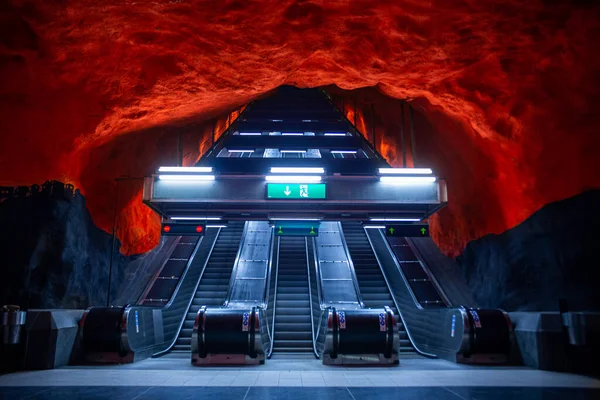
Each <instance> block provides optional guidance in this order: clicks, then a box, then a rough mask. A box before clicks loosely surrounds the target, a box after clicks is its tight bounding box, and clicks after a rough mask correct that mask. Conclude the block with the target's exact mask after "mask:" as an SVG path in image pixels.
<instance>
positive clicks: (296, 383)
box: [0, 357, 600, 400]
mask: <svg viewBox="0 0 600 400" xmlns="http://www.w3.org/2000/svg"><path fill="white" fill-rule="evenodd" d="M21 398H27V399H63V398H65V399H66V398H79V399H103V398H110V399H111V400H119V399H127V400H129V399H174V400H175V399H203V398H207V399H211V400H217V399H240V400H249V399H289V400H296V399H297V400H303V399H308V400H317V399H336V400H343V399H349V400H359V399H365V400H366V399H426V398H431V399H454V400H457V399H503V400H516V399H568V400H577V399H600V380H598V379H596V378H591V377H586V376H581V375H574V374H564V373H556V372H546V371H538V370H533V369H527V368H523V367H469V366H461V365H457V364H453V363H450V362H447V361H442V360H430V359H422V358H418V359H404V360H401V365H400V366H397V367H386V368H378V367H376V368H365V367H332V366H324V365H322V364H321V363H320V361H318V360H315V359H310V358H304V357H302V358H292V359H286V358H281V357H280V358H274V359H271V360H268V361H267V363H266V364H264V365H260V366H246V367H209V368H198V367H193V366H192V365H191V364H190V363H189V359H188V358H187V357H186V358H183V357H164V358H159V359H150V360H145V361H142V362H139V363H136V364H128V365H110V366H82V367H65V368H60V369H55V370H48V371H29V372H18V373H13V374H7V375H2V376H0V399H21Z"/></svg>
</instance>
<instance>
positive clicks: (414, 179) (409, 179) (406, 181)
mask: <svg viewBox="0 0 600 400" xmlns="http://www.w3.org/2000/svg"><path fill="white" fill-rule="evenodd" d="M379 180H380V181H381V182H382V183H391V184H397V185H422V184H427V183H433V182H435V181H436V178H435V176H381V177H380V178H379Z"/></svg>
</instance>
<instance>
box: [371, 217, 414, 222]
mask: <svg viewBox="0 0 600 400" xmlns="http://www.w3.org/2000/svg"><path fill="white" fill-rule="evenodd" d="M369 221H373V222H419V221H421V219H420V218H369Z"/></svg>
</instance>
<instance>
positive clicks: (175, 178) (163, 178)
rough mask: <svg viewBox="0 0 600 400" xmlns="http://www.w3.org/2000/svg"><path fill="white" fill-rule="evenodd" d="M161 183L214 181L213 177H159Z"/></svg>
mask: <svg viewBox="0 0 600 400" xmlns="http://www.w3.org/2000/svg"><path fill="white" fill-rule="evenodd" d="M158 179H160V180H162V181H196V182H200V181H214V180H215V176H214V175H159V176H158Z"/></svg>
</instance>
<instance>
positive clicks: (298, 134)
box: [281, 132, 304, 136]
mask: <svg viewBox="0 0 600 400" xmlns="http://www.w3.org/2000/svg"><path fill="white" fill-rule="evenodd" d="M281 136H304V133H300V132H284V133H282V134H281Z"/></svg>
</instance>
